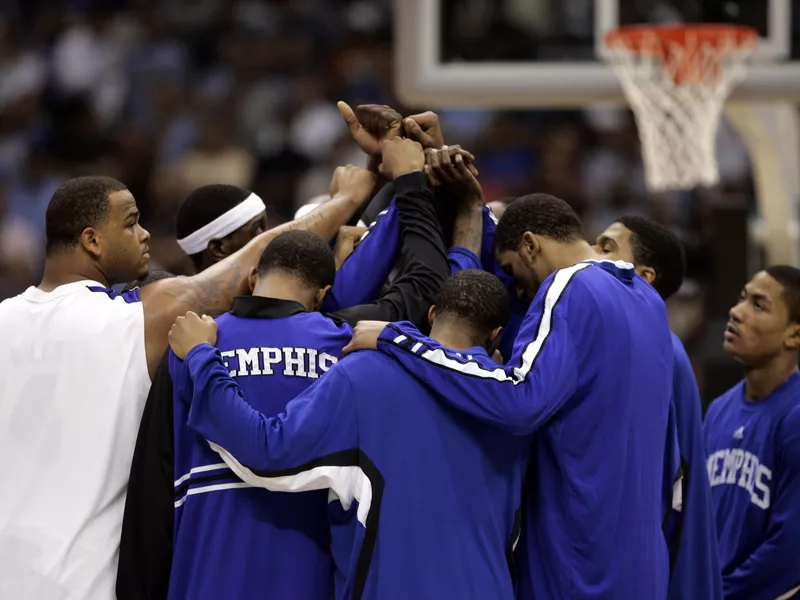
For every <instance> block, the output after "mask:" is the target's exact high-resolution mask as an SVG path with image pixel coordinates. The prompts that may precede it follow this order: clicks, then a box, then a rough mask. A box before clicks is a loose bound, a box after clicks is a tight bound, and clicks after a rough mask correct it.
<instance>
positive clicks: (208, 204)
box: [175, 183, 250, 269]
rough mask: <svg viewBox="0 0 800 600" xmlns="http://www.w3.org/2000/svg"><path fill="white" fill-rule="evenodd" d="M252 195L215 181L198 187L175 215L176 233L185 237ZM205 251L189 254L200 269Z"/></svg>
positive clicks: (233, 186)
mask: <svg viewBox="0 0 800 600" xmlns="http://www.w3.org/2000/svg"><path fill="white" fill-rule="evenodd" d="M249 196H250V192H249V191H247V190H245V189H242V188H240V187H238V186H235V185H227V184H224V183H214V184H211V185H204V186H202V187H199V188H197V189H196V190H194V191H193V192H192V193H191V194H189V195H188V196H186V199H185V200H184V201H183V202H182V203H181V206H180V208H178V214H177V216H176V217H175V235H176V236H177V238H178V239H179V240H180V239H183V238H185V237H187V236H189V235H191V234H193V233H194V232H195V231H197V230H198V229H200V228H201V227H204V226H206V225H208V224H209V223H211V221H213V220H214V219H216V218H217V217H219V216H222V215H224V214H225V213H226V212H228V211H229V210H230V209H232V208H233V207H235V206H237V205H239V204H241V203H242V202H244V201H245V200H247V198H248V197H249ZM202 254H203V252H197V253H195V254H191V255H189V258H191V259H192V263H194V266H195V267H197V268H198V269H199V268H200V266H201V260H200V256H201V255H202Z"/></svg>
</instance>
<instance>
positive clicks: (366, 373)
mask: <svg viewBox="0 0 800 600" xmlns="http://www.w3.org/2000/svg"><path fill="white" fill-rule="evenodd" d="M397 366H398V365H397V364H396V363H395V361H394V360H392V358H391V356H388V355H386V354H383V353H382V352H379V351H377V350H359V351H358V352H353V353H352V354H348V355H347V356H345V357H344V358H342V359H341V360H339V362H338V363H337V364H336V365H334V368H336V369H340V370H341V372H342V373H343V374H344V375H346V376H347V378H348V379H349V380H350V382H351V384H353V385H354V386H358V385H361V384H364V385H369V384H370V382H379V383H380V385H381V386H385V385H387V384H388V380H390V379H391V373H392V372H393V371H395V370H397ZM331 370H333V369H331ZM373 389H374V387H373Z"/></svg>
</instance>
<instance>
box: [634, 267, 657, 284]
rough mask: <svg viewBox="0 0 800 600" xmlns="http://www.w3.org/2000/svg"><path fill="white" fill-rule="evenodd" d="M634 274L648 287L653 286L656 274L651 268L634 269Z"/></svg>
mask: <svg viewBox="0 0 800 600" xmlns="http://www.w3.org/2000/svg"><path fill="white" fill-rule="evenodd" d="M636 272H637V273H638V274H639V275H641V276H642V279H644V280H645V281H646V282H647V283H649V284H650V285H653V282H654V281H655V280H656V272H655V269H653V267H641V266H640V267H636Z"/></svg>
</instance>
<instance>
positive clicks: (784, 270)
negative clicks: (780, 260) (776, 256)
mask: <svg viewBox="0 0 800 600" xmlns="http://www.w3.org/2000/svg"><path fill="white" fill-rule="evenodd" d="M764 271H765V272H766V274H767V275H769V276H770V277H772V278H773V279H774V280H775V281H777V282H778V283H780V284H781V286H783V301H784V302H785V303H786V308H787V310H788V311H789V321H790V322H791V323H800V269H798V268H796V267H791V266H789V265H773V266H772V267H767V268H766V269H764Z"/></svg>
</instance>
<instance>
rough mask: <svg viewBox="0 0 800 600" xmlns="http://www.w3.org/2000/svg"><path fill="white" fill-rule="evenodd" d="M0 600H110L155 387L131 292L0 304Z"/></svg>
mask: <svg viewBox="0 0 800 600" xmlns="http://www.w3.org/2000/svg"><path fill="white" fill-rule="evenodd" d="M0 332H2V343H0V369H2V376H1V377H0V457H2V460H0V598H4V599H5V598H8V599H11V598H13V599H14V600H112V599H113V598H115V593H114V586H115V582H116V573H117V561H118V553H119V540H120V532H121V530H122V513H123V510H124V507H125V489H126V486H127V482H128V474H129V472H130V466H131V459H132V457H133V448H134V445H135V443H136V435H137V431H138V428H139V420H140V418H141V415H142V410H143V408H144V402H145V399H146V397H147V392H148V389H149V387H150V378H149V376H148V373H147V362H146V357H145V342H144V312H143V309H142V303H141V302H140V301H139V294H138V290H134V291H133V292H126V293H124V294H122V295H120V294H117V293H115V292H112V291H110V290H107V289H106V288H103V287H102V285H101V284H99V283H97V282H94V281H80V282H77V283H71V284H68V285H62V286H60V287H58V288H56V289H55V290H53V291H52V292H49V293H48V292H43V291H41V290H39V289H37V288H29V289H28V290H26V291H25V292H24V293H23V294H21V295H19V296H17V297H15V298H11V299H9V300H6V301H5V302H3V303H2V304H0Z"/></svg>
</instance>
